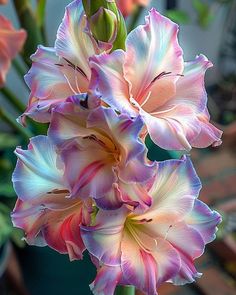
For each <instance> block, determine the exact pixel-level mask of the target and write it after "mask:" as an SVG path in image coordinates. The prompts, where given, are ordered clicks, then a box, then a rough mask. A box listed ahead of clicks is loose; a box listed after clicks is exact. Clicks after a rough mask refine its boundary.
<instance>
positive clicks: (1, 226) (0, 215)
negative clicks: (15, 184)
mask: <svg viewBox="0 0 236 295" xmlns="http://www.w3.org/2000/svg"><path fill="white" fill-rule="evenodd" d="M11 232H12V224H11V220H10V209H9V208H8V207H7V206H6V205H4V204H3V203H0V246H1V245H3V244H4V243H5V241H6V240H7V239H8V238H9V236H10V234H11Z"/></svg>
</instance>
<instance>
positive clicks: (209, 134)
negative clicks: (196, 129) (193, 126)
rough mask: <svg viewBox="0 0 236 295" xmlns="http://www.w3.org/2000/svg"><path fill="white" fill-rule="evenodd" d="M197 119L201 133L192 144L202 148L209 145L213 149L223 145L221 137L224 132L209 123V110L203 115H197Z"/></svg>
mask: <svg viewBox="0 0 236 295" xmlns="http://www.w3.org/2000/svg"><path fill="white" fill-rule="evenodd" d="M197 118H198V120H199V122H198V124H199V126H200V127H201V131H200V133H199V134H198V136H197V137H196V138H194V140H193V141H192V142H191V145H192V146H193V147H200V148H205V147H208V146H209V145H212V146H213V147H215V146H219V145H221V143H222V140H221V136H222V133H223V132H222V131H221V130H219V129H218V128H216V127H215V126H214V125H212V124H211V123H210V122H209V120H210V116H209V114H208V110H207V108H206V109H205V110H204V111H203V112H202V113H201V114H199V115H197Z"/></svg>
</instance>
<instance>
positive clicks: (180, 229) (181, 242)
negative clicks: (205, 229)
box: [159, 222, 205, 285]
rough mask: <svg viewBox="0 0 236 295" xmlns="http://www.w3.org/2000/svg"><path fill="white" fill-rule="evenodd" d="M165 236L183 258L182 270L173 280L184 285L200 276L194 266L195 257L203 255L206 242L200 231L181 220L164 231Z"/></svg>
mask: <svg viewBox="0 0 236 295" xmlns="http://www.w3.org/2000/svg"><path fill="white" fill-rule="evenodd" d="M159 228H160V229H161V226H160V227H159ZM163 237H165V239H166V240H167V241H168V242H169V243H171V245H172V246H173V247H174V248H175V249H176V250H177V251H178V253H179V255H180V259H181V268H180V271H179V273H178V274H177V276H176V277H173V278H172V281H173V282H174V283H175V284H177V285H183V284H186V283H192V282H193V281H194V280H195V279H196V278H199V277H200V276H201V274H200V273H198V272H197V270H196V268H195V266H194V259H196V258H198V257H199V256H201V255H202V253H203V251H204V246H205V243H204V241H203V239H202V236H201V235H200V234H199V233H198V231H196V230H195V229H193V228H191V227H190V226H187V225H186V224H185V223H184V222H180V223H177V224H175V225H173V226H172V227H171V228H170V229H169V230H168V233H167V234H166V233H164V232H163Z"/></svg>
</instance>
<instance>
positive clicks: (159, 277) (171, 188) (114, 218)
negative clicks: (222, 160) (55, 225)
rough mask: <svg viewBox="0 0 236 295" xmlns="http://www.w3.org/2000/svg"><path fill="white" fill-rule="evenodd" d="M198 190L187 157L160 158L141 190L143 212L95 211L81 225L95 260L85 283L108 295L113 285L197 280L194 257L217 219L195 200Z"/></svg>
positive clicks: (153, 288) (147, 289) (149, 290)
mask: <svg viewBox="0 0 236 295" xmlns="http://www.w3.org/2000/svg"><path fill="white" fill-rule="evenodd" d="M200 188H201V184H200V180H199V179H198V177H197V175H196V173H195V171H194V169H193V167H192V164H191V161H190V160H189V159H188V158H187V159H186V158H183V159H182V160H170V161H165V162H162V163H159V166H158V169H157V174H156V177H155V179H154V181H153V185H152V186H151V187H150V188H147V189H148V193H149V194H150V195H151V196H152V198H153V203H152V205H151V207H150V208H149V209H148V210H146V212H145V213H142V214H137V213H134V212H132V211H129V209H128V208H127V207H126V206H123V207H122V208H120V209H118V210H115V211H112V212H111V211H104V210H99V212H98V213H97V215H96V220H95V222H93V224H92V225H91V226H81V234H82V238H83V241H84V243H85V245H86V248H87V249H88V250H89V252H90V253H91V254H92V255H93V256H94V257H95V258H96V259H97V260H98V261H99V262H100V264H97V267H98V276H97V278H96V279H95V281H94V283H93V284H92V286H91V287H92V289H93V292H94V294H108V293H107V290H108V289H109V290H114V288H115V285H116V284H131V285H134V286H136V287H137V288H138V289H140V290H142V291H143V292H144V293H145V294H157V288H158V286H159V285H160V284H161V283H162V282H165V281H172V282H173V283H174V284H183V283H187V282H193V281H194V280H195V279H196V278H198V277H199V276H200V274H199V273H198V272H197V270H196V268H195V267H194V260H195V259H196V258H197V257H199V256H200V255H202V253H203V251H204V246H205V244H206V243H209V242H210V241H212V240H213V239H214V237H215V232H216V226H217V224H218V223H219V222H220V215H219V214H218V213H217V212H215V211H211V210H210V209H209V208H208V207H207V206H206V205H205V204H203V203H202V202H201V201H199V200H198V199H197V196H198V193H199V190H200ZM99 265H100V266H99ZM101 273H102V274H101ZM109 276H111V278H112V279H111V281H110V284H107V283H106V282H105V280H106V278H107V277H109ZM101 290H102V291H103V293H100V292H101ZM109 294H113V293H112V292H111V293H109Z"/></svg>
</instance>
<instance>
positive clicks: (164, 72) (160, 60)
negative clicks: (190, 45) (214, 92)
mask: <svg viewBox="0 0 236 295" xmlns="http://www.w3.org/2000/svg"><path fill="white" fill-rule="evenodd" d="M177 32H178V27H177V25H176V24H174V23H173V22H172V21H170V20H169V19H167V18H165V17H164V16H161V15H160V14H159V13H158V12H157V11H156V10H155V9H152V10H151V11H150V13H149V15H148V16H147V17H146V23H145V25H140V26H138V27H137V28H135V29H134V30H133V31H132V32H131V33H130V34H129V35H128V36H127V39H126V51H123V50H115V51H113V52H112V53H111V54H106V53H102V54H100V55H97V56H94V57H91V59H90V60H91V61H90V66H91V68H92V70H93V73H94V76H95V77H96V79H97V82H98V83H97V88H98V89H99V91H100V92H101V94H102V99H103V100H104V101H105V102H106V103H107V104H109V105H110V106H111V107H112V108H114V109H116V110H118V111H120V112H126V113H129V114H130V116H136V115H137V114H140V115H141V117H142V119H143V120H144V122H145V125H146V130H145V132H148V133H149V134H150V136H151V138H152V140H153V141H154V142H155V143H156V144H157V145H159V146H161V147H162V148H165V149H175V150H190V149H191V146H194V147H206V146H208V145H211V144H213V145H218V144H220V143H221V141H220V137H221V131H220V130H218V129H217V128H216V127H214V126H213V125H212V124H210V123H209V114H208V113H207V107H206V102H207V94H206V91H205V88H204V74H205V71H206V70H207V69H208V68H209V67H211V66H212V64H211V62H209V61H208V60H207V58H206V57H205V56H203V55H200V56H197V57H196V59H195V60H194V61H192V62H185V63H184V61H183V55H182V49H181V48H180V46H179V44H178V40H177Z"/></svg>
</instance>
